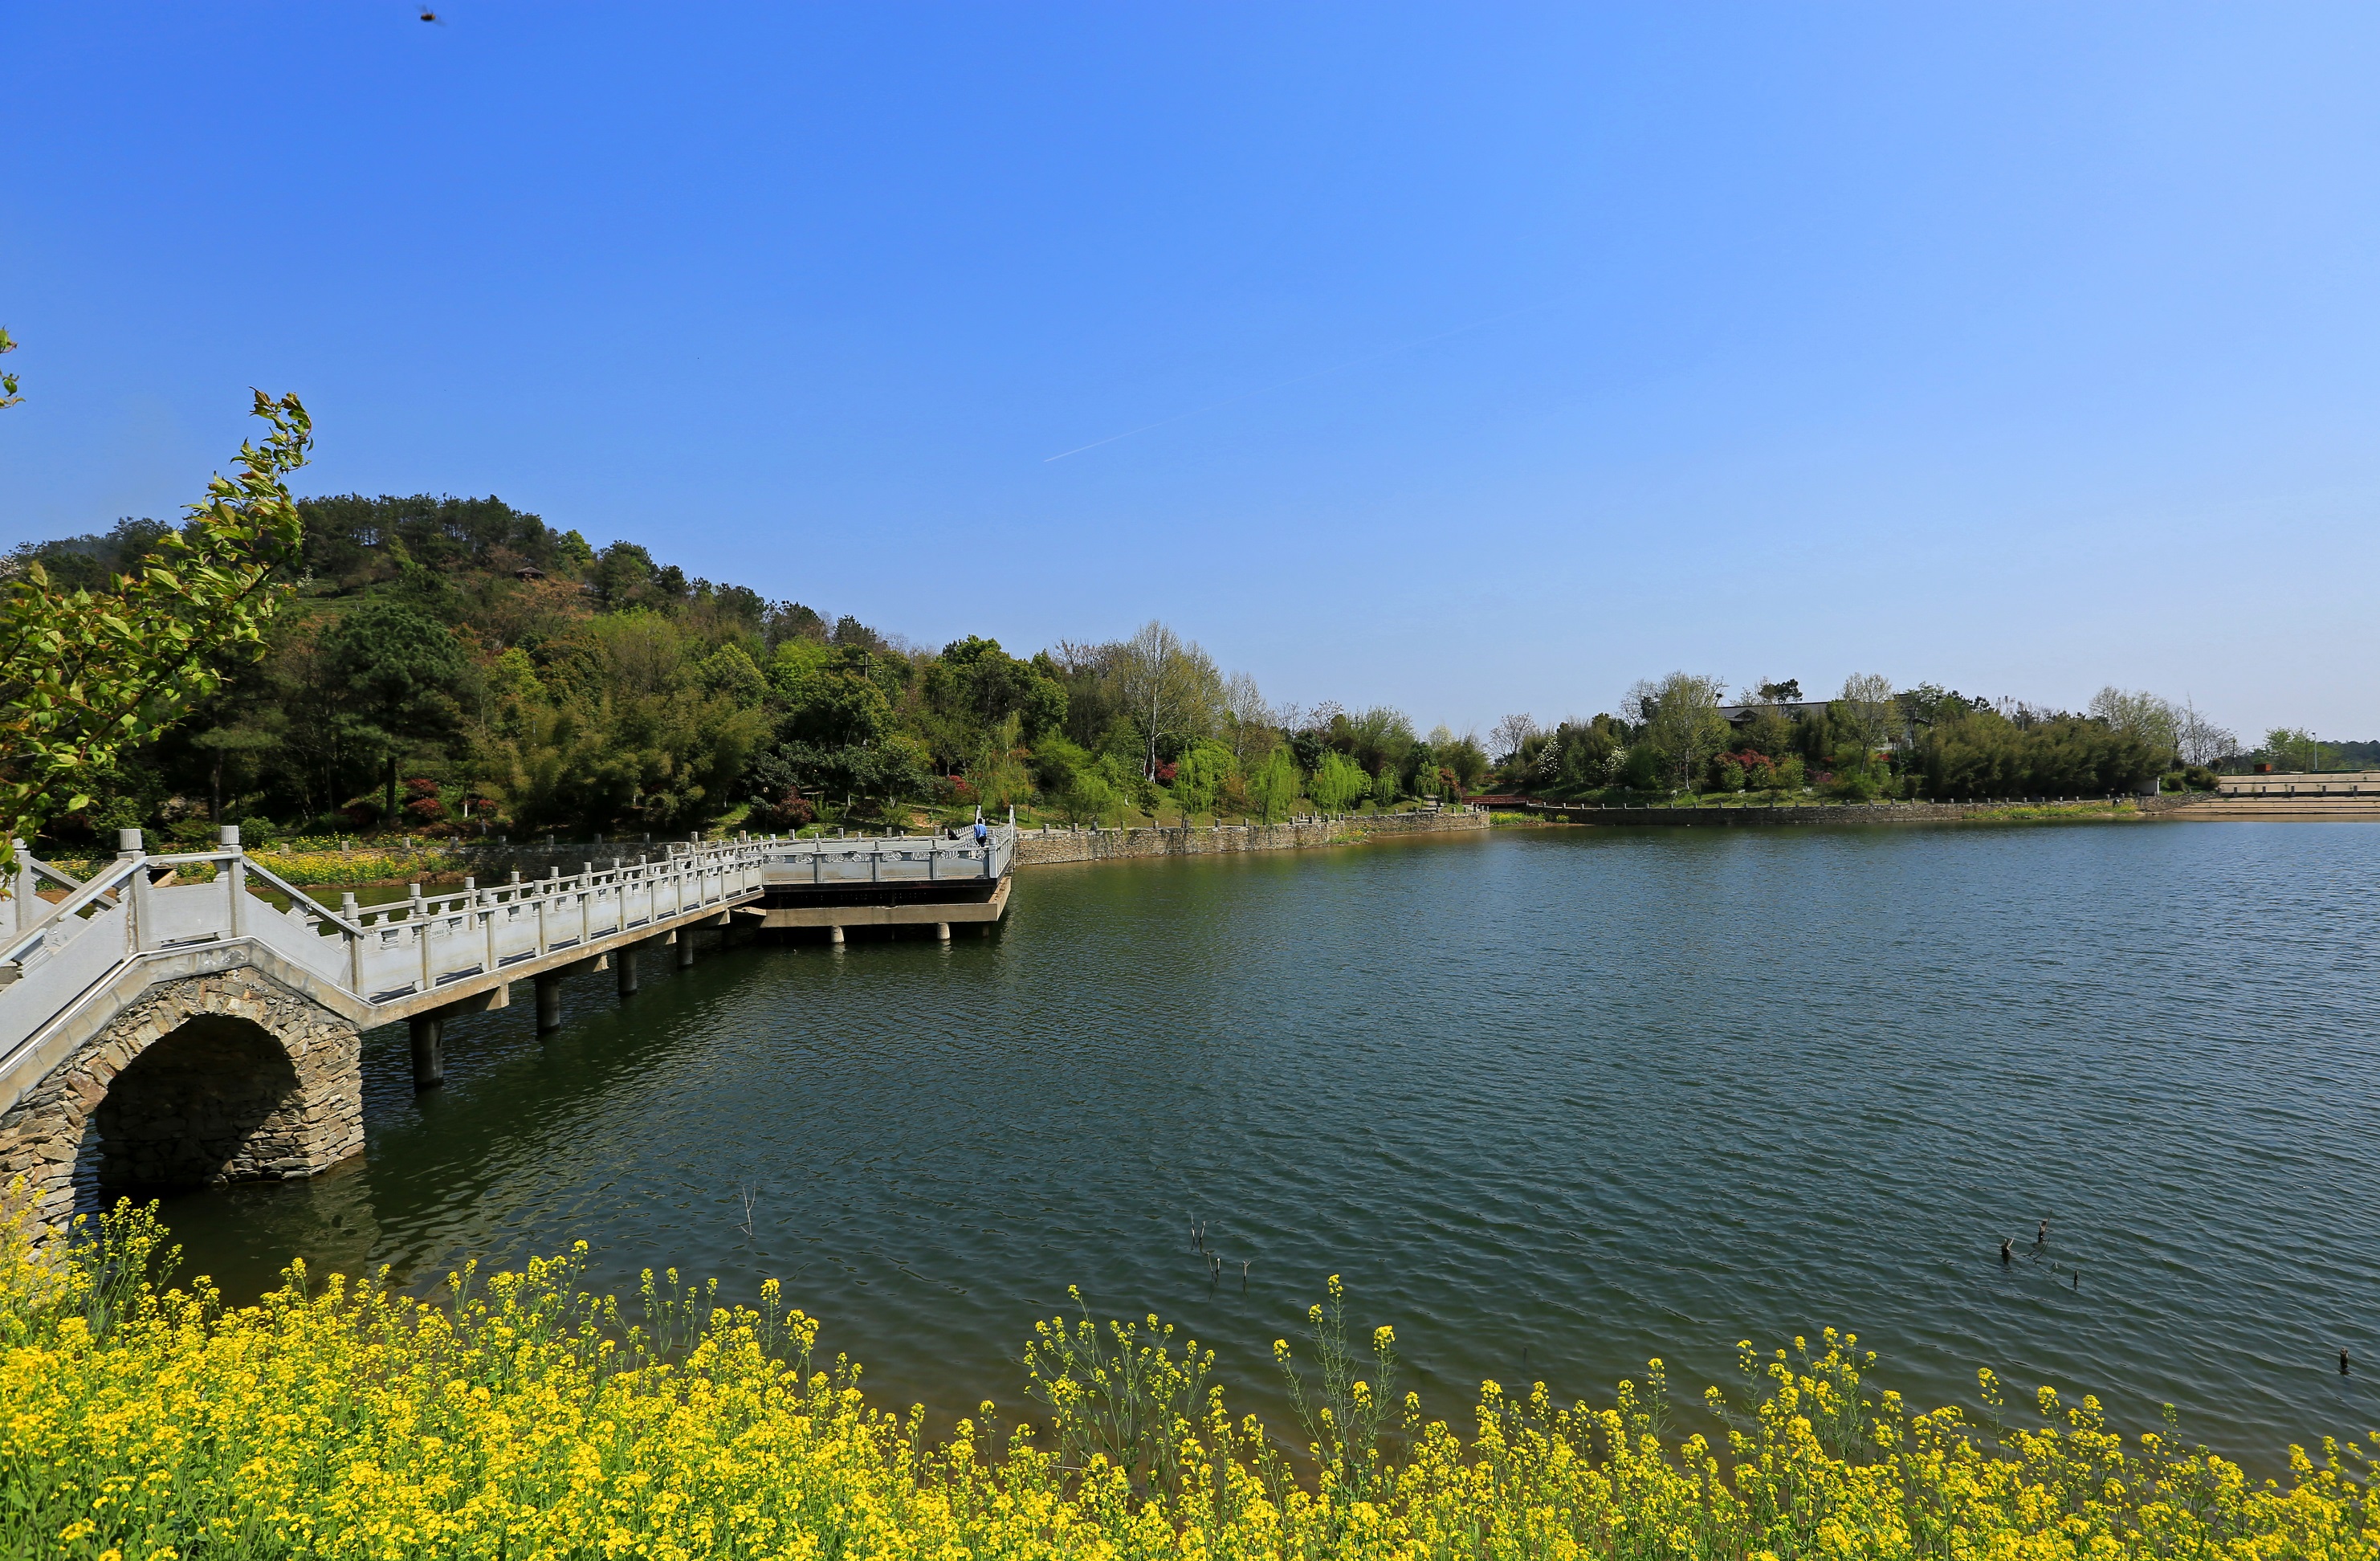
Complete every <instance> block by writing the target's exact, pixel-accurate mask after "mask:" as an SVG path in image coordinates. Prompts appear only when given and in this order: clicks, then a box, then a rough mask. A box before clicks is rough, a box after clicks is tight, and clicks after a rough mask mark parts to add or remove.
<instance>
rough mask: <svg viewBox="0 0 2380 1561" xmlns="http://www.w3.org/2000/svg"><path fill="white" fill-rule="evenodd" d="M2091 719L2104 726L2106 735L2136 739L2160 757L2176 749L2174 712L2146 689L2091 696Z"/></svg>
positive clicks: (2111, 690)
mask: <svg viewBox="0 0 2380 1561" xmlns="http://www.w3.org/2000/svg"><path fill="white" fill-rule="evenodd" d="M2091 716H2092V719H2093V720H2100V721H2104V722H2106V723H2107V727H2108V729H2109V730H2110V731H2114V732H2122V733H2123V734H2124V735H2126V736H2127V737H2137V738H2139V739H2140V740H2141V741H2142V742H2143V743H2146V744H2148V745H2149V746H2150V747H2152V748H2155V750H2156V751H2157V752H2159V753H2161V754H2174V753H2177V752H2178V751H2179V750H2180V745H2181V733H2180V720H2178V719H2177V717H2176V715H2175V711H2174V708H2173V707H2172V706H2171V705H2169V704H2168V703H2167V702H2166V701H2164V700H2163V699H2160V698H2158V697H2157V696H2155V695H2154V694H2151V693H2150V692H2148V690H2146V689H2139V690H2135V691H2131V692H2127V691H2125V690H2123V689H2120V688H2117V687H2114V686H2112V685H2111V686H2109V687H2107V688H2103V689H2101V690H2099V692H2098V693H2096V694H2094V695H2093V696H2091Z"/></svg>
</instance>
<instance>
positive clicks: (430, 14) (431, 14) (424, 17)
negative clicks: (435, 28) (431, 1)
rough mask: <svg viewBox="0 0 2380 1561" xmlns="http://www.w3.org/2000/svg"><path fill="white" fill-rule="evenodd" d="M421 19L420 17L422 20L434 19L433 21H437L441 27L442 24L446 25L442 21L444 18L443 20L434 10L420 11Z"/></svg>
mask: <svg viewBox="0 0 2380 1561" xmlns="http://www.w3.org/2000/svg"><path fill="white" fill-rule="evenodd" d="M421 19H422V20H423V21H434V22H437V23H438V25H439V26H441V27H444V26H445V25H446V23H445V22H444V20H443V19H442V18H440V17H439V15H438V13H437V12H435V11H424V12H422V13H421Z"/></svg>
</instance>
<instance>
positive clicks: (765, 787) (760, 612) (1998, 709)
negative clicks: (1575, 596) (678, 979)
mask: <svg viewBox="0 0 2380 1561" xmlns="http://www.w3.org/2000/svg"><path fill="white" fill-rule="evenodd" d="M299 510H300V514H301V518H302V521H303V529H304V537H303V542H302V553H301V558H300V562H299V563H298V564H297V575H298V576H299V578H298V581H297V590H296V595H295V597H294V598H293V599H291V600H290V601H289V602H288V603H287V604H286V605H285V607H284V608H283V609H282V610H281V611H280V612H279V613H278V615H277V616H275V617H274V618H273V620H272V622H271V625H270V631H269V636H268V645H267V652H266V654H265V656H264V657H263V659H261V660H259V661H254V662H242V663H240V664H238V665H237V666H236V667H233V668H230V669H228V674H229V675H228V677H227V679H226V682H225V685H224V688H223V690H222V692H220V693H219V694H217V695H214V696H210V697H209V698H207V699H206V700H204V701H203V702H202V703H200V704H199V705H197V706H196V707H195V708H193V709H192V710H191V711H190V713H189V716H188V719H186V720H181V721H180V722H178V723H177V724H176V725H174V726H172V727H170V728H168V729H167V731H166V734H165V735H164V737H163V738H162V739H160V740H159V741H157V742H156V743H154V744H151V745H150V746H148V747H147V748H144V749H141V750H140V751H139V752H137V753H135V754H134V755H133V756H131V757H130V759H129V760H128V762H127V763H126V764H125V765H124V766H123V767H122V768H121V769H120V770H119V772H118V774H117V775H116V777H115V781H114V783H113V785H112V787H111V788H110V789H107V790H106V791H105V792H104V793H103V795H102V797H101V800H100V801H99V802H98V803H97V804H96V805H93V806H92V807H91V808H89V809H87V810H86V811H84V812H82V813H80V814H78V815H74V816H71V817H67V818H64V819H60V820H57V821H56V822H55V824H54V825H53V826H52V830H53V833H54V835H55V837H56V839H57V841H58V842H59V843H60V844H63V845H69V846H81V847H86V848H87V847H88V846H89V845H90V844H91V843H94V842H100V841H104V840H105V838H106V831H108V830H111V829H119V828H127V827H139V828H143V829H153V830H160V831H162V832H163V833H164V838H166V839H169V840H174V839H178V840H184V841H190V840H197V839H200V838H203V837H204V836H205V834H206V833H207V831H208V829H210V827H211V826H212V824H213V823H215V822H217V821H220V822H225V823H237V824H239V825H241V826H242V828H243V829H245V830H247V831H249V838H251V839H259V838H269V837H271V836H273V835H275V834H285V833H291V832H299V833H305V834H312V835H321V834H330V833H348V832H352V831H355V830H358V829H362V830H370V829H385V828H390V827H397V828H404V829H427V830H440V831H443V830H467V831H470V832H474V833H477V832H480V831H483V830H504V831H518V832H522V833H542V832H544V831H547V830H558V831H562V832H565V833H567V834H572V835H579V836H583V835H584V834H585V833H587V832H591V831H601V832H605V833H615V832H616V833H636V832H639V831H641V832H647V833H653V834H662V833H674V832H684V831H687V830H693V829H722V828H726V829H734V828H739V827H741V828H750V829H763V830H783V829H789V828H793V827H796V826H800V825H805V824H809V823H813V822H824V821H829V820H832V821H834V822H838V823H844V822H848V823H857V824H874V823H881V822H896V821H897V822H903V823H906V822H908V821H909V820H910V819H911V818H912V817H913V814H912V810H913V809H914V808H917V807H925V808H929V809H954V810H958V811H959V812H960V814H961V815H962V816H964V814H965V812H966V811H968V810H971V809H973V808H974V807H976V806H978V805H980V806H983V807H986V808H988V809H1004V808H1005V807H1007V806H1008V805H1011V804H1015V805H1020V806H1023V807H1026V808H1028V809H1038V810H1039V811H1040V812H1041V813H1043V814H1045V815H1049V816H1054V817H1060V818H1063V819H1067V820H1069V821H1085V820H1090V819H1099V820H1113V819H1115V818H1117V817H1120V816H1125V815H1142V816H1148V815H1160V816H1163V817H1169V818H1171V817H1181V816H1184V815H1187V816H1190V817H1213V816H1216V815H1231V814H1237V815H1259V816H1266V815H1269V816H1279V815H1281V814H1283V813H1285V812H1288V811H1290V810H1292V809H1294V808H1297V807H1299V806H1302V805H1313V806H1317V807H1320V808H1323V809H1327V810H1330V811H1338V810H1342V809H1345V808H1349V807H1354V806H1358V805H1389V804H1393V803H1396V802H1399V801H1401V800H1404V799H1409V798H1427V797H1433V796H1439V795H1443V794H1446V793H1450V792H1467V791H1471V790H1475V789H1477V788H1478V787H1479V786H1480V785H1481V784H1482V782H1483V781H1484V780H1486V779H1487V778H1488V770H1489V765H1488V755H1487V754H1486V753H1484V752H1483V751H1482V750H1481V747H1480V745H1479V744H1477V743H1476V742H1475V741H1473V740H1471V739H1470V738H1469V737H1467V736H1465V737H1458V736H1456V735H1454V734H1453V733H1451V732H1448V731H1447V730H1446V728H1444V727H1442V726H1441V727H1439V728H1438V729H1436V730H1435V731H1433V732H1430V733H1429V734H1428V736H1427V738H1424V737H1422V736H1419V735H1417V734H1416V733H1415V730H1414V726H1413V723H1412V722H1411V721H1410V720H1407V719H1406V717H1405V716H1404V714H1403V712H1402V711H1399V710H1395V709H1392V708H1372V709H1368V710H1365V711H1362V712H1361V713H1354V712H1350V711H1347V710H1344V709H1342V708H1340V707H1339V706H1338V705H1336V704H1333V703H1324V704H1321V705H1318V706H1314V707H1311V708H1305V709H1304V710H1300V709H1297V708H1277V707H1275V706H1274V705H1273V704H1271V703H1270V702H1269V701H1268V700H1267V699H1266V698H1265V697H1264V696H1263V695H1262V693H1261V692H1260V691H1259V690H1258V689H1257V685H1256V684H1255V682H1254V681H1253V680H1252V679H1250V678H1248V677H1247V676H1246V675H1245V674H1236V675H1233V676H1230V677H1226V676H1224V675H1223V674H1222V672H1220V670H1219V669H1218V668H1217V667H1216V665H1215V663H1214V661H1213V659H1211V658H1209V657H1208V655H1207V653H1206V652H1205V651H1204V650H1202V649H1201V648H1199V647H1198V646H1197V645H1196V644H1195V643H1192V642H1187V641H1184V639H1182V638H1181V637H1180V636H1178V635H1175V634H1174V633H1172V631H1171V630H1169V629H1167V628H1166V627H1165V626H1164V625H1163V624H1161V623H1149V624H1147V626H1145V627H1144V628H1143V629H1142V630H1141V631H1140V632H1139V633H1138V634H1136V635H1134V636H1133V637H1132V638H1131V639H1129V640H1122V641H1109V642H1103V643H1098V644H1072V643H1065V642H1061V643H1060V644H1059V645H1057V646H1055V647H1050V648H1048V649H1041V650H1036V651H1034V652H1032V653H1031V654H1030V655H1027V656H1024V657H1019V656H1016V655H1014V654H1012V653H1011V652H1010V651H1009V650H1008V649H1007V648H1005V647H1002V646H1001V645H1000V644H999V643H998V642H997V641H995V640H991V639H986V638H980V637H977V636H974V635H970V636H968V637H965V638H963V639H959V640H955V641H953V642H952V643H951V644H949V645H946V646H943V647H941V648H940V649H938V650H936V649H928V648H923V647H917V646H915V645H912V644H910V643H908V642H907V641H905V640H904V639H902V638H901V637H899V636H898V635H892V634H890V633H886V632H882V631H880V630H879V629H876V628H873V627H870V626H869V625H868V624H865V623H860V622H858V621H857V620H856V619H854V618H851V617H842V618H838V619H834V620H832V621H830V620H829V619H828V618H827V617H826V615H825V614H824V613H822V612H820V611H815V610H814V609H812V608H810V607H807V606H804V605H802V604H801V603H798V602H793V601H772V600H770V599H767V598H764V597H763V596H762V595H760V593H759V592H758V591H755V590H753V589H751V588H750V587H746V586H741V585H735V584H719V583H715V582H712V581H710V580H702V579H694V578H689V577H688V576H687V575H686V573H685V572H684V571H683V570H682V569H680V568H678V567H677V566H675V565H674V564H669V563H660V562H658V561H656V560H655V559H654V558H653V557H652V556H651V554H650V553H649V552H648V551H646V550H645V549H643V548H641V547H638V546H637V545H636V544H634V543H631V542H613V543H612V544H611V545H609V546H608V547H605V548H602V549H601V550H600V551H599V550H597V549H596V548H594V547H592V546H590V545H589V543H588V541H587V539H586V538H584V537H583V536H581V535H580V534H579V533H578V532H577V531H571V530H556V529H554V528H553V526H548V525H546V523H545V522H544V521H543V520H542V519H540V517H539V516H537V515H534V514H526V513H524V512H522V511H519V510H516V509H514V508H513V507H512V506H511V505H509V504H506V503H504V502H503V501H501V500H498V499H494V498H487V499H452V498H431V497H428V496H426V495H423V496H417V497H414V498H409V499H398V498H385V497H383V498H377V499H369V498H364V497H361V496H358V495H353V494H350V495H346V496H344V497H332V498H317V499H308V500H303V501H300V502H299ZM163 535H164V527H163V526H160V525H158V524H156V523H154V522H150V521H126V522H123V523H121V524H119V525H118V526H116V527H115V529H114V530H113V531H111V532H108V533H106V534H104V535H100V536H89V537H77V538H67V539H64V540H60V541H54V542H45V543H37V544H30V545H28V546H26V547H21V548H18V550H16V551H15V552H14V553H12V554H11V555H9V556H8V558H7V559H6V560H0V569H19V570H21V569H22V568H24V567H25V566H27V565H29V564H31V563H39V564H40V565H41V566H42V569H43V570H44V571H45V572H46V573H47V574H48V575H50V577H51V579H52V582H53V585H54V586H63V587H67V588H69V589H71V588H74V587H88V588H90V589H91V590H93V591H99V592H103V591H106V590H110V589H112V588H114V582H115V579H116V577H117V576H118V575H122V574H125V573H128V572H130V571H131V570H133V569H134V568H135V567H136V566H137V565H138V564H139V563H140V561H141V559H142V558H143V557H144V556H145V555H146V554H148V553H149V552H150V551H151V550H152V548H153V547H154V545H155V544H156V543H157V541H158V539H159V538H160V537H162V536H163ZM1726 697H1727V696H1726V690H1725V688H1724V687H1723V685H1721V684H1719V683H1718V681H1717V680H1714V679H1711V678H1706V677H1700V676H1694V675H1690V674H1688V673H1685V672H1674V673H1671V674H1670V676H1668V677H1667V678H1664V679H1662V680H1660V681H1659V682H1658V683H1651V682H1647V683H1642V684H1638V685H1637V687H1636V688H1634V689H1633V690H1631V691H1630V693H1629V695H1628V696H1627V697H1626V699H1625V700H1624V701H1623V702H1622V707H1621V714H1620V715H1617V716H1614V715H1609V714H1605V715H1598V716H1597V717H1595V718H1594V719H1593V720H1585V721H1581V720H1572V721H1566V722H1563V723H1562V724H1561V725H1560V726H1558V727H1556V728H1554V729H1552V730H1550V731H1548V730H1546V729H1544V728H1541V727H1540V726H1538V725H1537V723H1536V721H1534V720H1531V719H1530V718H1528V717H1526V716H1517V715H1516V716H1508V717H1506V718H1505V720H1503V721H1502V722H1501V723H1500V725H1499V727H1498V729H1497V737H1496V757H1497V759H1498V760H1499V761H1500V772H1499V774H1498V775H1497V778H1496V779H1497V782H1498V784H1499V785H1500V786H1501V787H1503V788H1506V789H1511V790H1523V791H1531V792H1535V793H1537V794H1540V795H1550V796H1556V797H1589V796H1596V797H1603V798H1606V799H1607V800H1621V799H1623V798H1636V797H1643V796H1646V795H1652V796H1669V795H1671V794H1673V793H1676V792H1678V791H1681V790H1689V789H1690V790H1695V791H1709V790H1715V791H1721V792H1745V791H1758V792H1769V793H1779V794H1783V793H1799V792H1802V791H1803V790H1805V789H1811V788H1818V789H1824V790H1826V791H1828V792H1829V793H1832V794H1836V795H1848V796H1950V797H1970V796H2025V795H2083V796H2098V795H2104V794H2107V793H2130V792H2131V791H2134V790H2136V789H2138V788H2139V787H2141V786H2143V785H2144V784H2150V783H2153V782H2154V781H2155V778H2156V777H2158V776H2159V775H2160V774H2161V773H2162V774H2164V775H2165V776H2166V783H2167V784H2168V785H2171V786H2191V785H2195V786H2211V785H2212V784H2213V783H2214V772H2213V769H2212V768H2210V767H2213V766H2217V765H2226V764H2229V765H2245V764H2247V763H2249V762H2252V761H2256V760H2262V761H2265V762H2268V763H2271V764H2272V765H2273V766H2274V767H2275V768H2331V767H2334V766H2336V765H2337V764H2338V763H2339V762H2340V761H2341V759H2342V758H2343V757H2346V755H2344V754H2343V753H2342V751H2341V748H2340V747H2338V746H2334V745H2330V744H2321V743H2318V742H2316V741H2315V740H2314V739H2313V737H2312V736H2311V735H2310V734H2308V733H2305V732H2290V731H2280V730H2277V731H2274V732H2268V733H2266V734H2265V743H2264V744H2263V746H2262V747H2261V748H2259V749H2258V750H2257V751H2256V752H2255V753H2254V754H2241V753H2240V745H2239V744H2238V743H2237V741H2236V739H2234V738H2233V736H2232V734H2231V733H2229V732H2225V731H2222V730H2221V729H2219V728H2217V727H2216V726H2214V725H2213V724H2212V723H2211V722H2209V721H2207V720H2205V719H2204V717H2203V716H2201V715H2200V714H2199V712H2197V711H2196V710H2195V709H2194V708H2192V707H2191V706H2189V705H2188V704H2187V702H2184V703H2183V704H2181V705H2175V704H2173V703H2172V702H2170V701H2168V700H2164V699H2160V698H2157V697H2156V696H2153V695H2150V694H2147V693H2143V692H2132V693H2127V692H2125V691H2123V690H2120V689H2115V688H2107V689H2103V690H2101V692H2100V694H2099V695H2098V696H2095V699H2094V700H2093V702H2092V707H2091V709H2090V711H2089V713H2087V714H2068V713H2062V712H2057V711H2045V710H2039V709H2035V708H2031V707H2029V706H2026V705H2024V704H2022V703H2021V702H2018V701H2010V700H2002V701H1991V700H1981V699H1971V698H1967V697H1964V696H1960V695H1959V694H1957V693H1956V692H1955V691H1949V690H1944V689H1941V688H1938V687H1936V686H1934V685H1932V684H1920V685H1919V686H1917V687H1916V688H1913V689H1901V690H1896V689H1894V687H1893V686H1892V684H1890V683H1889V682H1888V681H1887V680H1886V679H1884V678H1882V677H1878V676H1874V675H1863V676H1855V677H1852V678H1850V679H1847V680H1846V681H1845V683H1844V684H1843V688H1842V691H1841V693H1840V695H1839V696H1834V697H1832V698H1828V699H1818V700H1805V699H1803V696H1802V693H1801V689H1800V684H1798V682H1796V681H1794V680H1791V679H1788V680H1784V681H1773V682H1769V683H1763V684H1755V685H1754V686H1753V687H1751V688H1749V689H1747V690H1745V691H1743V693H1742V694H1740V695H1739V696H1738V698H1739V700H1740V701H1741V703H1739V704H1736V705H1733V706H1729V705H1728V704H1727V703H1726Z"/></svg>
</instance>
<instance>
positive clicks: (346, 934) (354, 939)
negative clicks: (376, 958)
mask: <svg viewBox="0 0 2380 1561" xmlns="http://www.w3.org/2000/svg"><path fill="white" fill-rule="evenodd" d="M339 914H340V915H341V916H343V917H345V918H346V920H347V921H348V923H349V924H351V925H349V926H343V927H341V928H340V929H339V936H340V937H342V938H346V940H347V989H348V990H349V991H351V992H353V993H355V995H356V996H358V997H359V998H360V997H362V996H364V935H363V932H362V930H361V928H362V926H363V925H364V912H363V907H362V906H360V905H358V904H357V903H356V891H355V890H354V889H348V890H347V891H346V893H344V894H342V895H340V896H339Z"/></svg>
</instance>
